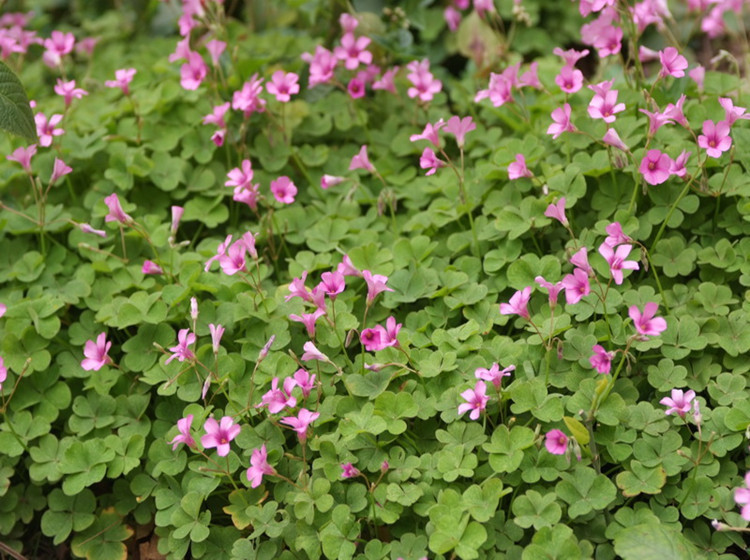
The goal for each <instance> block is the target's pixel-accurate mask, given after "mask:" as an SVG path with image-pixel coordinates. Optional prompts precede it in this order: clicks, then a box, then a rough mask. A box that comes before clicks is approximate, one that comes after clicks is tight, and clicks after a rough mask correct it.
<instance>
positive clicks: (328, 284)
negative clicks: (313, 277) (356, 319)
mask: <svg viewBox="0 0 750 560" xmlns="http://www.w3.org/2000/svg"><path fill="white" fill-rule="evenodd" d="M319 286H322V288H323V291H324V292H325V294H326V295H327V296H328V297H329V298H331V300H335V299H336V296H337V295H339V294H340V293H341V292H343V291H344V288H346V282H345V280H344V275H343V274H342V273H341V272H339V271H337V270H334V271H333V272H324V273H323V274H321V275H320V284H319Z"/></svg>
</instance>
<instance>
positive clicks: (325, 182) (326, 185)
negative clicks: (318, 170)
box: [320, 175, 346, 190]
mask: <svg viewBox="0 0 750 560" xmlns="http://www.w3.org/2000/svg"><path fill="white" fill-rule="evenodd" d="M345 180H346V178H345V177H338V176H336V175H323V176H322V177H321V178H320V188H321V189H323V190H326V189H330V188H331V187H335V186H336V185H339V184H341V183H343V182H344V181H345Z"/></svg>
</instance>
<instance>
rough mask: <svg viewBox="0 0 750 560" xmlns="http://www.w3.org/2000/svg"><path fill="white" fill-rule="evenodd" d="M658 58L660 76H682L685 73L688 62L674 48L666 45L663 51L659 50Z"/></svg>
mask: <svg viewBox="0 0 750 560" xmlns="http://www.w3.org/2000/svg"><path fill="white" fill-rule="evenodd" d="M659 60H660V61H661V71H660V72H659V77H660V78H666V77H667V76H672V77H674V78H682V77H683V76H684V75H685V70H686V69H687V67H688V62H687V59H686V58H685V57H684V56H682V55H681V54H680V53H679V51H678V50H677V49H676V48H674V47H667V48H666V49H664V50H663V51H659Z"/></svg>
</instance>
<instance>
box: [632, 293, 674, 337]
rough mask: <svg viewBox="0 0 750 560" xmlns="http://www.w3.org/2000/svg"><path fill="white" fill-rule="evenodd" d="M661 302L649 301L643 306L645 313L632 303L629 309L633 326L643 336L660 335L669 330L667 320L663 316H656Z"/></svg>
mask: <svg viewBox="0 0 750 560" xmlns="http://www.w3.org/2000/svg"><path fill="white" fill-rule="evenodd" d="M657 309H659V304H658V303H654V302H649V303H647V304H646V305H644V306H643V313H641V312H640V310H639V309H638V307H637V306H636V305H631V306H630V308H629V309H628V315H630V318H631V319H632V320H633V326H634V327H635V330H636V331H638V333H639V334H641V335H642V336H644V337H646V336H659V335H660V334H661V333H662V332H664V331H665V330H667V321H666V320H665V319H664V318H663V317H654V315H656V310H657Z"/></svg>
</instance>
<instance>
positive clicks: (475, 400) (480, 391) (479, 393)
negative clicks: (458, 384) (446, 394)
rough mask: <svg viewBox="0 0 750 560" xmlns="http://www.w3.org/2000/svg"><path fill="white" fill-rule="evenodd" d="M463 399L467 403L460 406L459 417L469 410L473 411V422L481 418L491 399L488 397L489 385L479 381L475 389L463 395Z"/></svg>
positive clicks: (470, 416)
mask: <svg viewBox="0 0 750 560" xmlns="http://www.w3.org/2000/svg"><path fill="white" fill-rule="evenodd" d="M461 398H462V399H464V400H465V401H466V402H465V403H462V404H460V405H458V415H459V416H461V415H462V414H463V413H464V412H466V411H467V410H471V414H469V418H471V419H472V420H477V419H478V418H479V415H480V414H481V412H482V411H483V410H484V409H485V408H487V402H488V401H489V400H490V397H488V396H487V385H486V384H485V382H484V381H477V382H476V385H474V388H473V389H467V390H466V391H464V392H463V393H461Z"/></svg>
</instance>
